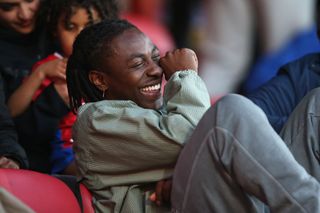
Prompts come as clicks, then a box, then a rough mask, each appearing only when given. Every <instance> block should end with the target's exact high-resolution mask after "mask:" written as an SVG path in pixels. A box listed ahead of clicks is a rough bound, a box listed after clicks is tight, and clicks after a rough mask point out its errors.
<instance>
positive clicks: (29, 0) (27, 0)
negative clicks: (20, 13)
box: [25, 0, 34, 3]
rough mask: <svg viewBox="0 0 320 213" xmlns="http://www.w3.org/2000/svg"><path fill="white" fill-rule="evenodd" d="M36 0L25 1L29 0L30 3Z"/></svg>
mask: <svg viewBox="0 0 320 213" xmlns="http://www.w3.org/2000/svg"><path fill="white" fill-rule="evenodd" d="M33 1H34V0H25V2H28V3H31V2H33Z"/></svg>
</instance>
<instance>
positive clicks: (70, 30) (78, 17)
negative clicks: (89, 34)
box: [56, 8, 101, 57]
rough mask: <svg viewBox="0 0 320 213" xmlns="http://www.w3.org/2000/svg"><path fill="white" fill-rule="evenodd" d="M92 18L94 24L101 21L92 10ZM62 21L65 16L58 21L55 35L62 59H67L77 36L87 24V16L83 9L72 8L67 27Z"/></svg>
mask: <svg viewBox="0 0 320 213" xmlns="http://www.w3.org/2000/svg"><path fill="white" fill-rule="evenodd" d="M92 18H93V22H94V23H95V22H98V21H100V20H101V19H100V17H99V15H98V13H97V11H96V10H92ZM64 20H65V15H62V16H61V17H60V18H59V20H58V26H57V33H56V35H57V38H58V41H59V44H60V46H61V48H62V51H63V55H64V57H69V56H70V55H71V53H72V45H73V42H74V41H75V39H76V37H77V35H78V34H79V33H80V32H81V30H83V29H84V28H85V27H86V26H87V25H88V24H89V15H88V13H87V10H86V9H84V8H74V14H73V15H72V16H71V17H70V21H69V24H68V26H65V21H64Z"/></svg>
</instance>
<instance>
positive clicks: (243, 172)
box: [171, 90, 320, 213]
mask: <svg viewBox="0 0 320 213" xmlns="http://www.w3.org/2000/svg"><path fill="white" fill-rule="evenodd" d="M318 96H319V97H320V91H319V90H317V91H312V92H311V94H309V95H308V96H307V97H306V98H305V99H304V100H303V101H302V102H301V104H300V105H299V106H298V108H297V109H296V110H295V112H294V113H293V115H292V117H291V118H290V119H289V121H288V124H287V125H286V126H285V128H284V130H283V132H282V135H283V136H284V137H285V139H288V141H289V142H288V141H287V143H288V145H289V147H290V149H291V151H292V153H293V154H294V155H297V156H293V155H292V153H291V152H290V151H289V149H288V147H287V146H286V144H285V143H284V142H283V140H282V139H281V138H280V136H279V135H278V134H277V133H276V132H275V131H274V130H273V129H272V127H271V126H270V124H269V122H268V120H267V118H266V116H265V114H264V113H263V111H262V110H261V109H260V108H258V107H257V106H256V105H255V104H253V103H252V102H251V101H250V100H248V99H246V98H244V97H242V96H239V95H227V96H225V97H224V98H222V99H221V100H220V101H218V102H217V103H216V105H215V106H213V107H211V108H210V109H209V110H208V111H207V112H206V114H205V115H204V117H203V118H202V119H201V121H200V123H199V124H198V126H197V128H196V130H195V132H194V134H193V135H192V137H191V138H190V140H189V142H188V143H187V144H186V146H185V147H184V148H183V150H182V152H181V154H180V156H179V159H178V162H177V166H176V168H175V172H174V177H173V189H172V198H171V200H172V207H173V212H190V213H198V212H199V213H206V212H219V213H229V212H230V213H232V212H237V213H240V212H263V209H264V207H263V204H262V203H261V202H260V201H262V202H264V203H265V204H267V205H268V206H269V207H270V210H271V212H290V213H292V212H294V213H296V212H312V213H314V212H320V184H319V183H318V181H317V180H316V179H315V178H314V177H312V176H311V175H309V174H308V173H307V172H306V170H305V169H304V168H303V167H302V166H301V165H303V166H304V167H306V168H307V170H308V171H309V172H311V174H312V175H314V176H315V177H316V178H318V179H319V177H320V176H319V175H318V174H320V173H319V162H318V161H317V160H316V159H317V158H316V155H312V153H317V152H318V151H317V150H318V147H319V125H318V123H319V117H318V116H316V114H315V112H320V111H319V107H320V106H319V103H320V102H319V100H318V99H319V97H318ZM315 102H317V104H315ZM306 116H307V117H306ZM303 123H304V124H303ZM289 139H290V140H289ZM310 155H311V156H310ZM295 158H297V160H298V161H299V163H301V165H300V164H299V163H298V162H297V161H296V159H295ZM257 199H259V200H260V201H259V200H257Z"/></svg>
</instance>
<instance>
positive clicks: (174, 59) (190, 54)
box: [159, 48, 198, 80]
mask: <svg viewBox="0 0 320 213" xmlns="http://www.w3.org/2000/svg"><path fill="white" fill-rule="evenodd" d="M159 64H160V66H161V67H162V69H163V71H164V75H165V78H166V80H169V79H170V77H171V76H172V75H173V74H174V73H175V72H177V71H179V70H187V69H191V70H194V71H196V72H197V71H198V58H197V55H196V53H195V52H194V51H193V50H191V49H187V48H182V49H176V50H174V51H171V52H167V53H166V55H165V56H164V57H162V58H161V59H160V61H159Z"/></svg>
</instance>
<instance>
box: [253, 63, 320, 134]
mask: <svg viewBox="0 0 320 213" xmlns="http://www.w3.org/2000/svg"><path fill="white" fill-rule="evenodd" d="M307 59H308V58H307ZM319 83H320V76H319V72H318V70H317V69H316V67H315V66H314V64H313V63H312V60H311V61H310V60H306V59H303V58H302V59H300V60H299V59H298V60H297V61H294V62H291V63H289V64H287V65H285V66H283V67H282V68H280V70H279V72H278V75H277V76H275V77H274V78H273V79H271V80H270V81H268V82H267V83H266V84H265V85H263V86H262V87H260V88H259V89H257V90H256V91H254V92H253V93H251V94H249V95H248V98H249V99H251V100H252V101H253V102H254V103H255V104H257V105H258V106H259V107H260V108H261V109H262V110H263V111H264V112H265V113H266V115H267V117H268V120H269V122H270V124H271V125H272V127H273V128H274V129H275V130H276V131H277V132H280V131H281V129H282V127H283V126H284V124H285V123H286V122H287V120H288V118H289V116H290V114H291V113H292V112H293V110H294V109H295V107H296V106H297V105H298V103H299V102H300V101H301V100H302V98H303V97H304V96H305V95H306V94H307V93H308V92H309V91H310V90H312V89H314V88H316V87H318V86H320V84H319Z"/></svg>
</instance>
